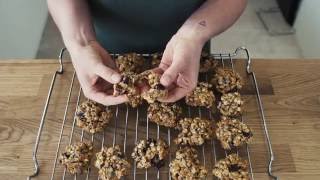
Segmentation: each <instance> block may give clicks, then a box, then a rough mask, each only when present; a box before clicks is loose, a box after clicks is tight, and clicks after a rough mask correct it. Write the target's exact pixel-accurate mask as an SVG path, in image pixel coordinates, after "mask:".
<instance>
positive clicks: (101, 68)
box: [95, 63, 121, 84]
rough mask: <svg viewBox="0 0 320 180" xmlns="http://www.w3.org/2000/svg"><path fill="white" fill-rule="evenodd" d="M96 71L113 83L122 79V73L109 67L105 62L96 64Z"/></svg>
mask: <svg viewBox="0 0 320 180" xmlns="http://www.w3.org/2000/svg"><path fill="white" fill-rule="evenodd" d="M95 73H96V74H97V75H98V76H100V77H101V78H102V79H104V80H106V81H108V82H109V83H112V84H115V83H118V82H120V80H121V75H120V74H119V73H118V72H117V71H115V70H113V69H111V68H109V67H108V66H106V65H104V64H103V63H99V64H97V65H96V67H95Z"/></svg>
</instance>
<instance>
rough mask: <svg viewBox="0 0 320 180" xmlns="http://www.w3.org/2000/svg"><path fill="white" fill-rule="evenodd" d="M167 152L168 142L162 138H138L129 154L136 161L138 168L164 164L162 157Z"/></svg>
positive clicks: (158, 166) (157, 166)
mask: <svg viewBox="0 0 320 180" xmlns="http://www.w3.org/2000/svg"><path fill="white" fill-rule="evenodd" d="M168 153H169V146H168V144H167V143H166V142H165V141H164V140H162V139H158V140H155V139H152V138H149V139H147V140H145V139H143V140H140V141H139V142H138V143H137V144H136V146H135V148H134V150H133V153H132V154H131V156H132V158H133V159H134V160H135V161H136V163H137V167H138V168H141V169H142V168H146V169H147V168H149V167H151V166H153V167H156V168H158V169H159V168H161V167H162V166H163V165H164V159H165V157H166V156H167V155H168Z"/></svg>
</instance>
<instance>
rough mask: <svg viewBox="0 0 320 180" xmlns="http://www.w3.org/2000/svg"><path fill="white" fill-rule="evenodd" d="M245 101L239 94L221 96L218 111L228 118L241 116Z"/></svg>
mask: <svg viewBox="0 0 320 180" xmlns="http://www.w3.org/2000/svg"><path fill="white" fill-rule="evenodd" d="M243 103H244V102H243V100H242V98H241V95H240V94H239V93H238V92H234V93H227V94H224V95H222V96H221V100H220V102H219V104H218V107H217V108H218V110H219V112H220V114H221V115H223V116H228V117H237V116H241V114H242V111H243V108H242V106H243Z"/></svg>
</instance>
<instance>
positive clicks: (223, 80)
mask: <svg viewBox="0 0 320 180" xmlns="http://www.w3.org/2000/svg"><path fill="white" fill-rule="evenodd" d="M211 83H212V84H213V85H214V86H215V87H216V89H217V91H219V92H221V93H222V94H225V93H228V92H231V91H236V90H240V89H241V88H242V86H243V81H242V78H241V77H240V75H239V74H238V73H236V72H234V71H233V70H232V69H223V68H219V69H217V71H216V74H215V75H214V77H213V78H212V79H211Z"/></svg>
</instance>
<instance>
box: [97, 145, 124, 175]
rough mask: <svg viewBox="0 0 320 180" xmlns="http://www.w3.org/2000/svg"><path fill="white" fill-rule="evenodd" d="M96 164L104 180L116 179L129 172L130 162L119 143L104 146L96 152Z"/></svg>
mask: <svg viewBox="0 0 320 180" xmlns="http://www.w3.org/2000/svg"><path fill="white" fill-rule="evenodd" d="M96 156H97V160H96V162H95V166H96V167H97V168H98V169H99V177H100V178H101V179H102V180H116V179H120V178H121V177H123V176H125V175H127V174H128V173H129V169H130V164H129V162H128V161H127V160H126V159H125V158H124V156H123V154H122V152H121V151H120V147H119V146H118V145H116V146H114V147H109V148H105V147H104V148H103V149H102V150H101V151H100V152H99V153H97V154H96Z"/></svg>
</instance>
